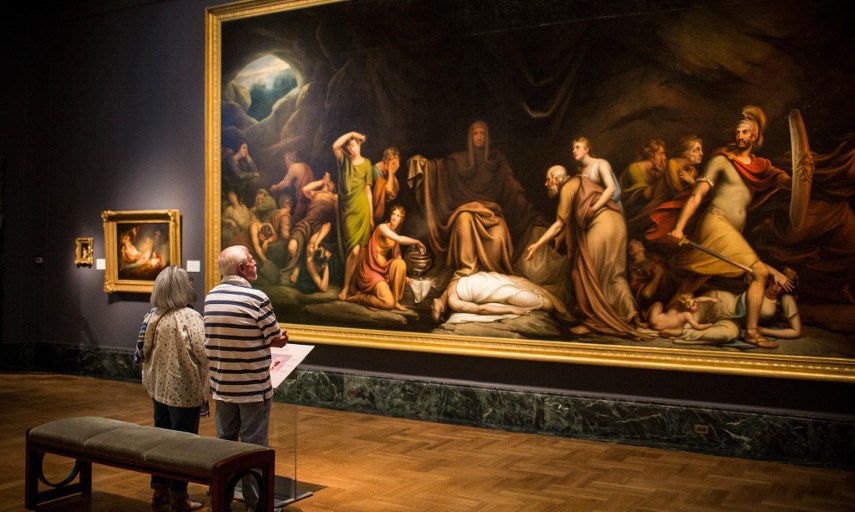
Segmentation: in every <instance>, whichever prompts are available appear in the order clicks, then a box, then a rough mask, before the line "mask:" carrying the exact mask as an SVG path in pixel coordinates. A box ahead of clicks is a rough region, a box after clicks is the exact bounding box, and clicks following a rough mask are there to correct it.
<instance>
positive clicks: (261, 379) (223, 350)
mask: <svg viewBox="0 0 855 512" xmlns="http://www.w3.org/2000/svg"><path fill="white" fill-rule="evenodd" d="M279 335H280V330H279V322H277V321H276V315H275V314H274V313H273V306H272V305H271V304H270V299H269V298H268V297H267V295H266V294H265V293H264V292H262V291H261V290H256V289H254V288H253V287H252V286H251V285H250V284H249V281H247V280H246V279H244V278H242V277H240V276H225V277H223V281H222V282H221V283H220V284H218V285H217V286H215V287H214V288H212V289H211V291H210V292H208V295H207V297H205V352H206V353H207V354H208V360H209V361H210V365H211V390H212V392H213V397H214V399H215V400H223V401H224V402H235V403H240V402H258V401H261V400H262V399H267V398H270V397H272V396H273V387H272V386H271V384H270V361H271V359H270V342H271V340H273V339H275V338H276V337H277V336H279Z"/></svg>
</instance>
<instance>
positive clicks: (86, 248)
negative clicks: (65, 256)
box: [74, 236, 95, 267]
mask: <svg viewBox="0 0 855 512" xmlns="http://www.w3.org/2000/svg"><path fill="white" fill-rule="evenodd" d="M94 249H95V238H94V237H91V236H88V237H77V239H76V240H75V250H74V264H75V265H77V266H78V267H91V266H92V263H93V262H94V261H95V260H94V258H93V251H94Z"/></svg>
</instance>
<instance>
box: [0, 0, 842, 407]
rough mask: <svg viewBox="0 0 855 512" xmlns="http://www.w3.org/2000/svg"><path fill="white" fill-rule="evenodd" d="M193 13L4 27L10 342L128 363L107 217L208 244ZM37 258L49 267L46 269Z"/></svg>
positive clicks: (31, 18)
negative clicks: (105, 265) (107, 261)
mask: <svg viewBox="0 0 855 512" xmlns="http://www.w3.org/2000/svg"><path fill="white" fill-rule="evenodd" d="M217 4H218V2H202V1H197V0H172V1H151V2H146V1H131V0H128V1H122V2H107V1H105V2H75V3H70V4H68V5H67V6H66V7H60V8H57V9H56V10H53V11H52V12H51V13H44V12H38V13H35V12H33V13H23V14H19V15H16V16H8V17H6V18H5V19H4V20H3V22H2V23H3V26H2V28H3V35H2V38H3V39H2V41H3V47H2V50H3V51H2V52H0V53H2V56H0V58H2V67H0V69H2V70H3V80H2V82H3V83H2V88H3V89H2V90H3V94H2V99H0V101H2V112H3V116H2V121H0V152H2V153H5V155H6V159H7V165H6V175H5V180H4V195H3V217H2V225H3V261H2V263H3V281H2V286H3V316H2V342H3V344H13V343H37V344H38V343H44V344H59V345H69V346H74V347H95V348H100V349H110V350H113V349H115V350H120V351H131V350H132V348H133V344H134V341H135V338H136V330H137V328H138V326H139V320H140V319H141V318H142V316H143V314H144V313H145V312H146V311H147V309H148V307H149V305H148V302H147V296H139V295H134V294H107V293H105V292H104V291H103V278H104V275H103V271H100V270H96V269H95V268H87V267H80V268H78V267H76V266H75V265H74V261H73V260H74V239H75V238H76V237H81V236H92V237H94V238H95V257H96V258H103V257H104V243H103V242H104V237H103V226H102V222H101V212H102V211H104V210H139V209H167V208H177V209H179V210H180V211H181V221H182V259H183V260H184V261H186V260H199V261H201V262H202V265H203V268H202V270H203V272H202V273H200V274H197V279H196V280H195V285H194V286H195V287H196V291H197V293H198V294H199V295H200V297H201V296H202V295H203V292H204V289H203V286H204V284H203V279H202V278H201V277H202V276H203V275H204V270H205V269H204V241H205V219H204V206H205V204H204V203H205V189H204V187H205V140H204V123H205V9H206V8H208V7H212V6H214V5H217ZM37 258H43V262H42V263H38V262H37ZM307 363H308V364H310V365H315V366H316V367H319V368H327V369H331V370H341V371H345V372H347V371H356V372H367V373H374V374H385V375H398V376H414V377H419V378H424V379H437V380H448V381H456V382H468V383H478V384H485V385H496V386H507V387H510V388H513V389H518V388H539V389H551V390H560V391H566V392H571V393H578V394H584V395H592V396H625V397H631V398H637V399H650V400H656V401H666V402H671V401H674V402H680V403H709V404H713V405H717V406H721V407H745V408H751V409H755V410H756V409H761V408H770V409H778V410H788V411H793V412H798V413H800V412H806V413H809V414H814V415H823V414H827V413H830V414H852V413H853V411H852V406H851V396H852V393H853V386H852V385H851V384H844V383H834V382H817V381H808V380H791V379H769V378H756V377H746V376H728V375H719V374H714V373H713V374H703V373H692V372H678V371H654V370H642V369H633V368H614V367H599V366H585V365H572V364H556V363H538V362H525V361H514V360H504V359H501V360H492V359H483V358H474V357H465V356H447V355H439V354H420V353H409V352H397V351H382V350H368V349H355V348H342V347H334V346H323V345H319V346H317V347H316V349H315V351H314V352H313V353H312V355H311V356H310V358H309V360H307Z"/></svg>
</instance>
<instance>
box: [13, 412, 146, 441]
mask: <svg viewBox="0 0 855 512" xmlns="http://www.w3.org/2000/svg"><path fill="white" fill-rule="evenodd" d="M136 426H138V425H136V424H134V423H128V422H127V421H119V420H112V419H110V418H99V417H97V416H80V417H76V418H65V419H62V420H55V421H50V422H48V423H45V424H42V425H39V426H37V427H33V428H31V429H30V432H29V434H28V436H27V437H28V439H29V440H30V441H32V442H35V443H38V444H41V445H49V446H56V447H57V448H69V447H83V446H84V445H85V444H86V441H88V440H89V439H91V438H92V437H94V436H97V435H99V434H103V433H106V432H110V431H113V430H118V429H121V428H129V427H136Z"/></svg>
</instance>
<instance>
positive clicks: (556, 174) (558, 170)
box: [546, 165, 570, 183]
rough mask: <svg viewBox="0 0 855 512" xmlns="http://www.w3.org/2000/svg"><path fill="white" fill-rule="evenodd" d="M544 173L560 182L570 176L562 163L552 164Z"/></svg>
mask: <svg viewBox="0 0 855 512" xmlns="http://www.w3.org/2000/svg"><path fill="white" fill-rule="evenodd" d="M546 175H547V176H549V177H550V178H556V179H558V180H560V183H564V182H565V181H567V180H568V179H569V178H570V174H569V173H568V172H567V168H566V167H564V166H563V165H553V166H552V167H550V168H549V169H548V170H547V171H546Z"/></svg>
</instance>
